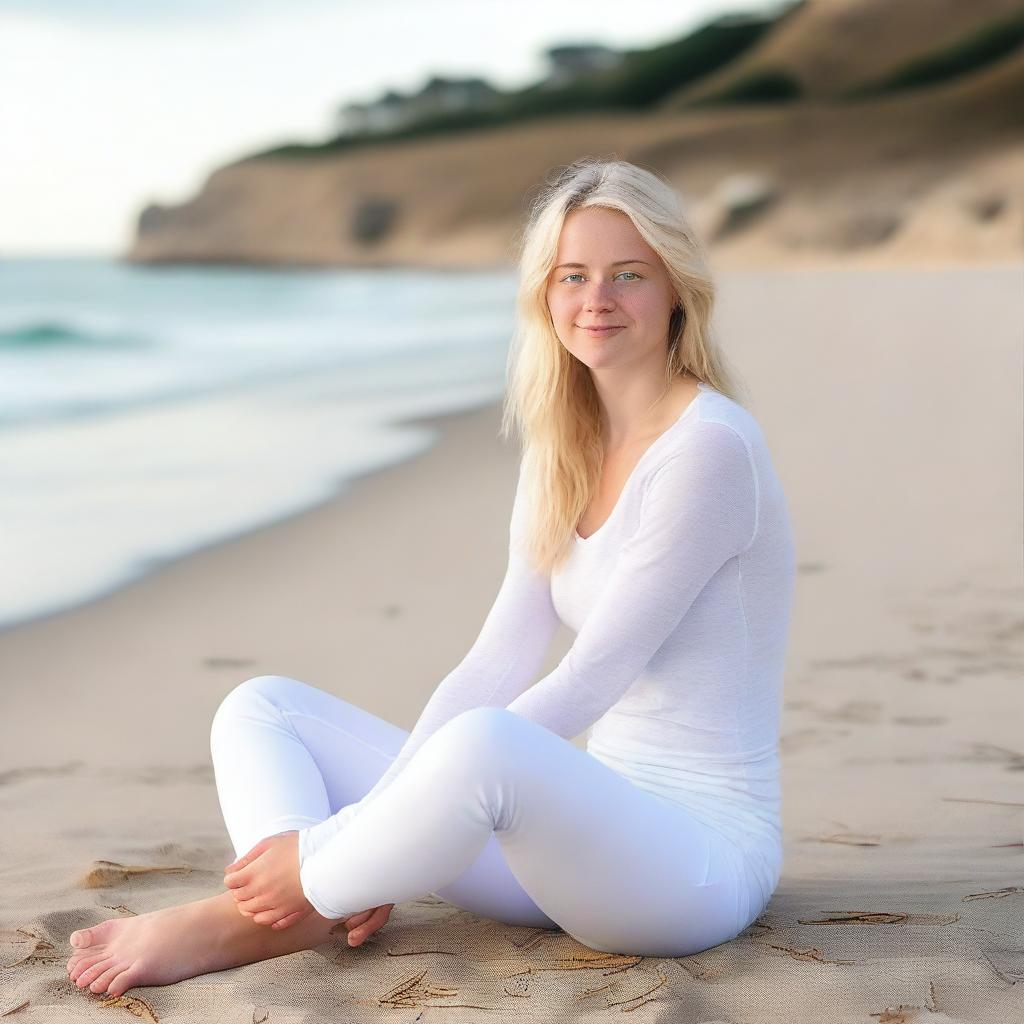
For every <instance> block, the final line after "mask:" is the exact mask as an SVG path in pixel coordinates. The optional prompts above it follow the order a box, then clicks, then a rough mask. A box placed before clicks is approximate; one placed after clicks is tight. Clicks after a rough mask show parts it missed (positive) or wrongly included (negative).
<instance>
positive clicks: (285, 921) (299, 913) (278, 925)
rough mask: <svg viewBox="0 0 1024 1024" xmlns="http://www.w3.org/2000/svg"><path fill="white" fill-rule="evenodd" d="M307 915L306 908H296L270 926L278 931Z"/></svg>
mask: <svg viewBox="0 0 1024 1024" xmlns="http://www.w3.org/2000/svg"><path fill="white" fill-rule="evenodd" d="M308 916H309V911H308V910H296V911H295V913H294V914H289V915H288V916H287V917H282V918H281V920H280V921H275V922H274V923H273V924H272V925H271V926H270V927H271V928H275V929H277V930H278V931H280V930H281V929H282V928H288V927H290V926H291V925H293V924H297V923H298V922H299V921H301V920H302V919H303V918H304V917H308Z"/></svg>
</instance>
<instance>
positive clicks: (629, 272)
mask: <svg viewBox="0 0 1024 1024" xmlns="http://www.w3.org/2000/svg"><path fill="white" fill-rule="evenodd" d="M622 274H629V275H630V276H631V277H635V278H639V277H640V275H639V274H637V273H636V272H635V271H632V270H623V271H622V273H621V274H617V275H616V277H621V276H622ZM582 276H583V275H582V274H580V273H579V272H577V273H574V274H566V276H565V277H563V278H562V280H563V281H568V280H569V279H570V278H572V277H582Z"/></svg>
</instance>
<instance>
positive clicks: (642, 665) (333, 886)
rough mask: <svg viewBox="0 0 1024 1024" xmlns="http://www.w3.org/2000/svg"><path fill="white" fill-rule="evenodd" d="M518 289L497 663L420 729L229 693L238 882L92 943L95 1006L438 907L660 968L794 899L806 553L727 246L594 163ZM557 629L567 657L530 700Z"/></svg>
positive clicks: (215, 742) (668, 201)
mask: <svg viewBox="0 0 1024 1024" xmlns="http://www.w3.org/2000/svg"><path fill="white" fill-rule="evenodd" d="M520 271H521V277H520V292H519V302H518V313H519V321H518V329H517V333H516V336H515V338H514V339H513V345H512V346H511V348H510V374H509V388H508V399H507V402H508V404H507V406H506V417H505V422H504V423H503V431H504V432H505V433H506V436H507V433H508V430H509V427H510V425H511V424H512V423H513V422H516V423H518V426H519V428H520V431H521V435H522V441H523V447H522V459H521V462H520V466H519V474H518V479H517V485H516V492H515V498H514V501H513V506H512V513H511V522H510V529H509V558H508V568H507V571H506V574H505V577H504V580H503V582H502V584H501V588H500V590H499V592H498V595H497V597H496V599H495V601H494V605H493V607H492V608H491V610H490V612H489V614H488V615H487V617H486V620H485V621H484V623H483V627H482V629H481V631H480V634H479V636H478V637H477V639H476V641H475V642H474V643H473V645H472V647H471V648H470V650H469V652H468V653H467V655H466V656H465V658H464V659H463V660H462V662H461V663H460V664H459V665H458V666H457V667H456V668H455V669H454V670H453V671H452V672H451V673H449V675H448V676H447V677H446V678H445V679H443V680H442V681H441V683H440V684H439V685H438V687H437V689H436V691H435V692H434V693H433V695H432V696H431V698H430V700H429V701H428V702H427V704H426V707H425V708H424V710H423V712H422V714H421V715H420V718H419V720H418V721H417V722H416V725H415V727H414V728H413V730H412V732H411V733H406V731H405V730H403V729H400V728H399V727H397V726H396V725H393V724H391V723H390V722H387V721H384V720H382V719H380V718H377V717H376V716H374V715H372V714H370V713H369V712H368V711H366V710H364V709H362V708H359V707H356V706H355V705H353V704H351V703H349V702H347V701H345V700H342V699H341V698H338V697H335V696H333V695H331V694H328V693H326V692H324V691H322V690H319V689H316V688H314V687H312V686H309V685H307V684H306V683H303V682H299V681H296V680H294V679H288V678H285V677H281V676H259V677H256V678H254V679H249V680H246V681H245V682H243V683H241V684H240V685H239V686H237V687H236V688H235V689H234V690H232V691H231V692H230V693H229V694H228V695H227V697H226V698H225V699H224V701H223V703H222V704H221V705H220V707H219V708H218V710H217V713H216V715H215V717H214V721H213V727H212V735H211V750H212V757H213V763H214V769H215V773H216V782H217V789H218V793H219V796H220V801H221V807H222V809H223V813H224V819H225V822H226V824H227V829H228V832H229V834H230V837H231V841H232V844H233V847H234V850H235V852H236V853H237V854H238V855H239V859H238V860H236V861H235V862H233V863H232V864H230V865H228V867H227V869H226V874H225V885H226V888H225V891H223V892H221V893H219V894H217V895H214V896H211V897H209V898H207V899H204V900H199V901H197V902H195V903H189V904H185V905H184V906H180V907H172V908H167V909H164V910H159V911H156V912H153V913H148V914H142V915H140V916H138V917H135V918H127V919H120V918H117V919H111V920H108V921H104V922H103V923H102V924H99V925H96V926H94V927H90V928H84V929H82V930H80V931H77V932H74V933H73V934H72V935H71V943H72V945H73V946H74V947H75V950H76V952H75V954H74V955H73V956H72V957H71V959H70V961H69V962H68V973H69V975H70V976H71V977H72V978H73V979H74V980H75V982H76V984H78V985H79V986H80V987H84V986H86V985H87V986H88V987H89V988H90V989H91V990H92V991H94V992H104V991H105V992H109V993H111V994H112V995H119V994H121V993H123V992H124V991H125V990H126V989H128V988H130V987H132V986H136V985H161V984H167V983H169V982H172V981H177V980H179V979H181V978H185V977H191V976H193V975H196V974H200V973H205V972H208V971H213V970H220V969H223V968H225V967H229V966H234V965H238V964H243V963H251V962H252V961H254V960H261V959H267V958H269V957H275V956H281V955H282V954H285V953H291V952H294V951H296V950H300V949H306V948H309V947H312V946H315V945H318V944H320V943H322V942H324V941H325V940H327V939H328V937H329V935H330V933H331V932H332V930H333V929H335V928H336V927H338V926H339V921H340V922H343V925H344V927H346V928H347V929H349V941H350V943H352V944H354V945H355V944H358V943H359V942H360V941H362V940H363V939H364V938H365V936H366V935H367V934H368V933H370V932H371V931H374V930H376V929H377V928H379V927H380V926H381V925H382V924H383V923H384V922H385V921H386V920H387V917H388V914H389V913H390V911H391V908H392V907H393V906H394V905H395V903H398V902H401V901H403V900H411V899H415V898H417V897H420V896H423V895H426V894H428V893H433V894H436V895H438V896H440V897H441V898H443V899H445V900H447V901H449V902H451V903H453V904H455V905H456V906H459V907H462V908H464V909H466V910H469V911H471V912H473V913H476V914H481V915H485V916H488V917H492V918H495V919H498V920H501V921H505V922H508V923H510V924H517V925H532V926H540V927H548V928H555V927H561V928H562V929H564V930H565V931H566V932H568V933H569V934H570V935H573V936H574V937H576V938H577V939H579V941H581V942H583V943H585V944H586V945H588V946H590V947H592V948H594V949H598V950H604V951H609V952H616V953H623V954H640V955H649V956H682V955H686V954H689V953H693V952H697V951H699V950H702V949H706V948H708V947H710V946H714V945H716V944H718V943H722V942H726V941H728V940H729V939H731V938H733V937H734V936H736V935H737V934H738V933H739V932H741V931H742V930H743V929H744V928H746V927H747V926H748V925H749V924H751V922H752V921H753V920H754V919H755V918H756V917H757V916H758V914H760V913H761V911H762V910H763V908H764V906H765V904H766V903H767V902H768V899H769V897H770V896H771V894H772V892H773V891H774V889H775V887H776V885H777V883H778V880H779V874H780V870H781V864H782V845H781V828H780V797H781V794H780V788H779V763H778V754H777V750H778V726H779V710H780V703H781V683H782V672H783V662H784V652H785V646H786V639H787V634H788V623H789V615H790V606H791V600H792V592H793V586H794V579H795V567H794V544H793V537H792V533H791V529H790V524H789V517H788V513H787V503H786V499H785V496H784V493H783V491H782V489H781V487H780V485H779V481H778V479H777V477H776V474H775V472H774V470H773V467H772V462H771V459H770V457H769V452H768V450H767V448H766V446H765V440H764V437H763V435H762V433H761V430H760V428H759V426H758V424H757V422H756V421H755V419H754V418H753V416H752V415H751V414H750V413H749V412H748V411H747V410H746V409H745V407H744V406H743V405H741V404H740V403H739V401H738V400H737V399H736V398H734V397H732V393H733V391H734V388H733V386H732V384H731V377H730V374H729V373H728V371H727V369H726V367H725V365H724V360H723V357H722V355H721V353H720V352H719V351H718V348H717V346H716V343H715V341H714V338H713V335H712V331H711V325H710V320H711V312H712V306H713V301H714V287H713V284H712V281H711V280H710V278H709V274H708V270H707V268H706V265H705V260H704V255H703V253H702V251H701V248H700V246H699V244H698V242H697V240H696V238H695V237H694V234H693V232H692V230H691V229H690V227H689V226H688V225H687V223H686V220H685V218H684V215H683V212H682V210H681V206H680V201H679V197H678V196H677V195H676V193H675V192H674V191H673V190H672V189H671V188H670V187H669V186H668V185H667V184H666V183H665V182H663V181H662V180H661V179H660V178H659V177H657V176H656V175H654V174H652V173H651V172H649V171H647V170H644V169H641V168H638V167H636V166H633V165H632V164H629V163H626V162H622V161H596V160H583V161H579V162H577V163H574V164H571V165H570V166H569V167H568V168H567V169H565V170H564V171H563V172H562V173H561V174H560V175H559V176H557V177H556V178H555V179H553V180H552V181H550V182H548V183H547V184H546V186H545V187H544V188H543V190H542V192H541V194H540V195H539V197H538V199H537V201H536V203H535V205H534V209H533V213H532V215H531V217H530V220H529V223H528V225H527V229H526V232H525V237H524V239H523V245H522V253H521V260H520ZM559 622H564V623H566V624H567V625H568V626H569V627H571V629H572V630H574V631H575V633H576V636H575V638H574V642H573V644H572V648H571V649H570V650H569V652H568V653H567V654H566V656H565V657H564V658H563V659H562V660H561V661H560V662H559V664H558V665H557V667H556V668H555V669H554V670H553V671H552V672H550V673H548V674H547V675H545V676H544V677H543V678H541V679H540V680H539V681H536V682H534V677H535V675H536V673H537V672H538V670H539V669H540V667H541V665H542V664H543V662H544V659H545V656H546V652H547V649H548V646H549V643H550V641H551V639H552V637H553V635H554V633H555V631H556V629H557V627H558V624H559ZM531 683H532V685H531ZM588 728H589V733H588V737H587V749H586V751H584V750H581V749H579V748H578V747H576V746H575V745H574V744H573V743H571V742H570V740H571V739H572V738H573V737H574V736H576V735H578V734H580V733H582V732H583V731H584V730H587V729H588Z"/></svg>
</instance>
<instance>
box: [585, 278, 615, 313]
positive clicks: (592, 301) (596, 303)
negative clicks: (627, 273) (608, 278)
mask: <svg viewBox="0 0 1024 1024" xmlns="http://www.w3.org/2000/svg"><path fill="white" fill-rule="evenodd" d="M614 305H615V294H614V290H613V288H612V285H611V283H610V282H607V283H606V282H601V281H594V282H591V283H590V284H588V285H587V290H586V292H585V294H584V296H583V306H584V309H595V308H596V309H611V308H612V307H613V306H614Z"/></svg>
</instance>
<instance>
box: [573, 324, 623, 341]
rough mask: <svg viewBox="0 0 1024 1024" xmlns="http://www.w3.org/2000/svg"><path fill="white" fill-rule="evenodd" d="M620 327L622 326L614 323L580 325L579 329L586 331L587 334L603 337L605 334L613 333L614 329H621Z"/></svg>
mask: <svg viewBox="0 0 1024 1024" xmlns="http://www.w3.org/2000/svg"><path fill="white" fill-rule="evenodd" d="M622 329H623V328H622V326H621V325H619V324H615V325H612V326H610V327H580V330H581V331H586V332H587V334H592V335H594V337H596V338H603V337H604V336H605V335H606V334H614V333H615V332H616V331H621V330H622Z"/></svg>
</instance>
